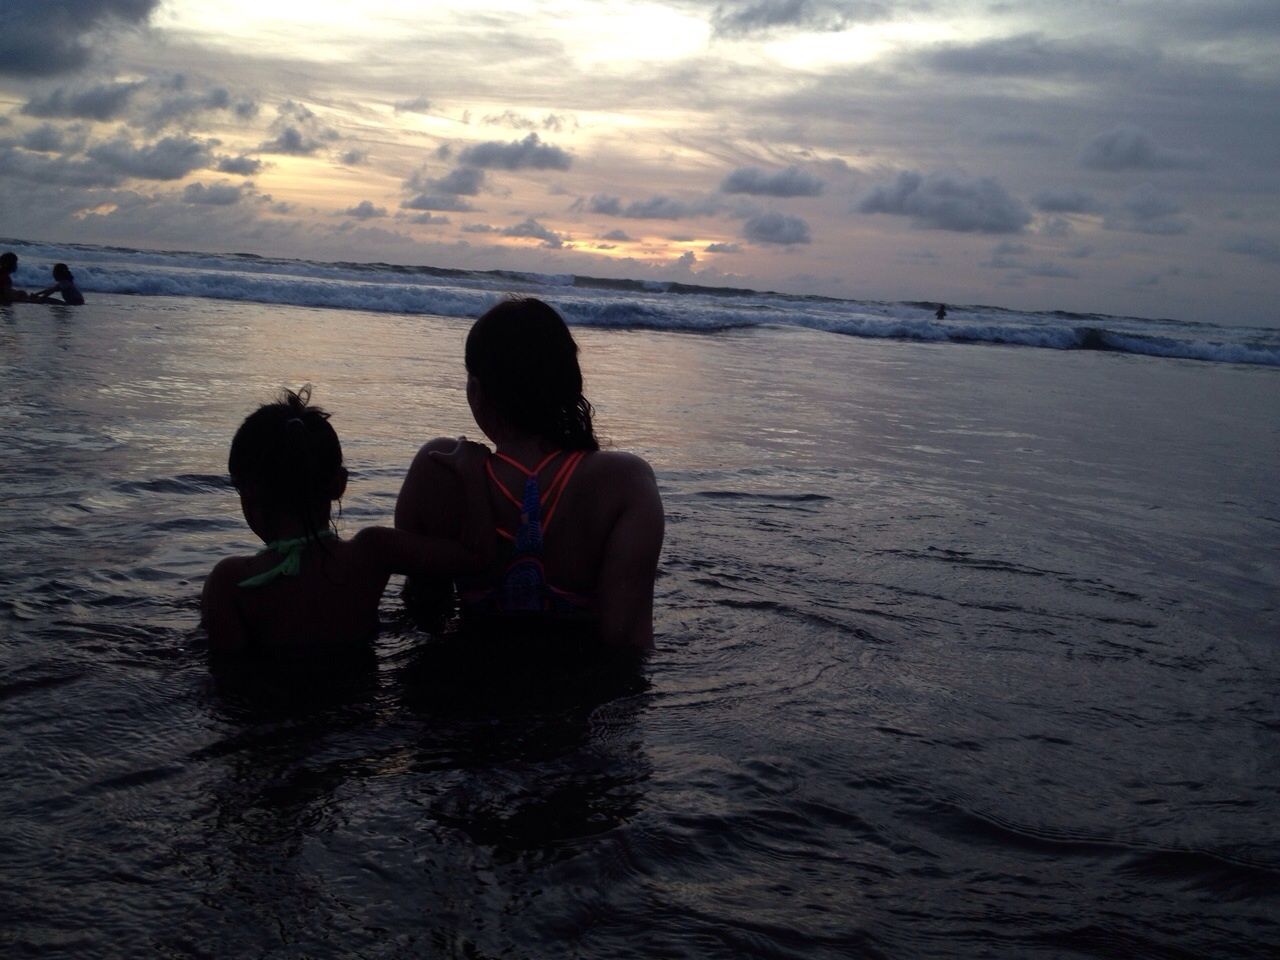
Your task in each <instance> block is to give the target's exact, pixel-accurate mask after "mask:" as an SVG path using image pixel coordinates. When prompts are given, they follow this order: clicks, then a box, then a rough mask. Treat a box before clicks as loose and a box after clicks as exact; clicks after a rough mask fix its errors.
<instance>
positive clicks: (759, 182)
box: [720, 167, 826, 197]
mask: <svg viewBox="0 0 1280 960" xmlns="http://www.w3.org/2000/svg"><path fill="white" fill-rule="evenodd" d="M825 186H826V184H824V183H823V182H822V181H821V180H819V179H818V178H817V177H815V176H813V174H810V173H805V172H804V171H803V170H801V169H800V168H799V167H788V168H787V169H785V170H779V171H778V172H776V173H768V172H767V171H764V170H761V169H760V168H759V167H739V168H738V169H737V170H734V171H733V172H732V173H731V174H729V175H728V176H727V177H725V178H724V180H723V182H721V184H720V190H721V192H722V193H749V194H752V195H753V196H761V197H816V196H818V195H819V194H821V193H822V191H823V189H824V188H825Z"/></svg>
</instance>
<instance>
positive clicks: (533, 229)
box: [502, 217, 564, 248]
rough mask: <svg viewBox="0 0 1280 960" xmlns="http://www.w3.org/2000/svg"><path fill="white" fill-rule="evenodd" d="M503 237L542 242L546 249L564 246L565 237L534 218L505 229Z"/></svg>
mask: <svg viewBox="0 0 1280 960" xmlns="http://www.w3.org/2000/svg"><path fill="white" fill-rule="evenodd" d="M502 235H503V236H504V237H522V238H529V239H533V240H541V241H542V245H543V246H544V247H553V248H554V247H561V246H564V237H562V236H561V235H560V234H558V233H556V232H555V231H554V230H552V229H551V228H550V227H546V226H543V225H542V224H541V223H539V222H538V221H537V220H535V219H533V218H532V217H530V218H529V219H527V220H525V221H523V222H522V223H517V224H515V225H513V226H510V227H504V228H503V230H502Z"/></svg>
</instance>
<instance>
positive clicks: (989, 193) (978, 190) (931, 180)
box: [858, 170, 1031, 233]
mask: <svg viewBox="0 0 1280 960" xmlns="http://www.w3.org/2000/svg"><path fill="white" fill-rule="evenodd" d="M858 210H859V211H860V212H862V213H889V214H895V215H898V216H906V217H911V218H912V220H913V221H914V222H915V223H916V224H917V225H918V226H924V227H936V228H937V229H939V230H952V231H956V232H958V233H1018V232H1019V231H1021V230H1022V228H1023V227H1025V226H1026V225H1027V224H1028V223H1030V222H1031V213H1030V212H1029V211H1028V210H1027V208H1026V207H1025V206H1024V205H1023V204H1022V202H1021V201H1019V200H1017V199H1015V198H1014V197H1011V196H1009V194H1008V193H1007V192H1006V191H1005V189H1004V187H1002V186H1000V184H999V183H997V182H996V181H995V180H994V179H992V178H991V177H979V178H976V179H970V178H968V177H961V176H955V175H950V174H938V173H933V174H929V176H927V177H925V176H922V175H921V174H919V173H915V172H914V171H910V170H904V171H903V172H902V173H900V174H898V179H897V180H896V181H894V183H892V184H890V185H887V186H880V187H876V188H875V189H874V190H873V191H871V193H870V194H868V195H867V196H866V197H865V198H864V199H863V200H862V202H861V203H860V204H859V205H858Z"/></svg>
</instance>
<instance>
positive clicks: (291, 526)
mask: <svg viewBox="0 0 1280 960" xmlns="http://www.w3.org/2000/svg"><path fill="white" fill-rule="evenodd" d="M309 401H310V389H309V388H308V387H304V388H303V389H302V390H301V391H299V392H298V393H294V392H292V391H286V392H285V393H284V394H283V395H282V396H281V398H280V400H279V401H278V402H276V403H270V404H267V405H266V406H263V407H259V408H258V410H257V411H255V412H254V413H252V414H250V415H249V417H248V418H246V419H245V421H244V423H243V424H241V426H240V429H239V430H237V431H236V435H235V439H233V440H232V441H231V454H230V457H229V458H228V468H229V470H230V473H231V482H232V483H233V484H234V485H235V488H236V490H237V491H238V492H239V494H240V506H241V509H242V510H243V511H244V518H245V520H246V521H247V522H248V524H249V528H250V529H251V530H253V532H254V533H256V534H257V535H258V536H259V537H261V538H262V541H263V543H265V544H266V547H265V549H263V550H262V551H261V552H259V553H257V554H255V555H253V556H247V557H228V558H227V559H225V560H223V561H221V562H220V563H219V564H218V565H217V566H216V567H214V568H213V572H212V573H210V574H209V577H208V579H207V580H206V581H205V584H204V593H203V596H202V598H201V609H202V613H203V621H204V626H205V628H206V630H207V631H208V634H209V647H210V652H211V653H212V654H214V655H215V656H217V655H219V654H227V653H244V652H247V653H260V654H268V655H276V654H294V655H308V654H315V653H342V652H348V651H351V650H353V649H357V650H358V649H359V646H360V645H361V644H367V643H368V641H370V640H371V639H372V638H373V636H374V635H375V634H376V633H377V630H378V601H379V599H380V598H381V596H382V591H383V589H384V588H385V587H386V585H387V578H388V577H389V576H390V575H391V574H392V573H407V574H414V575H417V576H453V575H455V574H458V573H461V572H463V571H470V572H474V571H478V570H482V569H485V567H486V566H487V564H488V562H489V559H490V558H491V555H492V552H493V551H492V535H493V527H492V516H491V514H490V512H489V505H488V502H487V500H486V498H485V496H484V486H483V484H484V473H483V471H484V464H485V461H486V457H487V455H488V452H489V451H488V450H487V449H486V448H485V447H484V446H482V445H481V444H478V443H468V442H466V441H465V440H462V439H459V440H458V441H456V442H455V443H454V445H453V448H452V449H451V450H450V451H449V452H448V453H439V454H436V455H433V456H432V457H431V463H432V466H433V467H434V468H435V469H437V470H439V471H440V472H441V473H442V474H444V475H447V476H451V477H456V478H457V481H458V483H459V485H460V487H461V488H462V489H463V490H464V491H465V492H466V501H465V504H462V505H460V506H462V507H465V514H466V522H465V523H461V524H459V525H458V526H457V528H456V530H455V531H453V533H452V535H451V536H449V537H435V538H430V537H424V536H418V535H415V534H413V533H409V532H407V531H404V530H393V529H391V528H388V527H366V528H365V529H363V530H360V531H359V532H358V533H356V535H355V536H354V537H352V538H351V539H350V540H343V539H341V538H340V537H339V536H338V533H337V531H336V530H335V529H334V526H333V513H332V510H333V503H334V501H335V500H338V499H339V498H340V497H341V496H342V494H343V492H344V491H345V490H346V488H347V470H346V468H345V467H343V465H342V445H341V444H340V443H339V441H338V434H337V433H336V432H335V431H334V429H333V426H332V424H330V423H329V414H328V413H327V412H325V411H324V410H322V409H320V408H319V407H315V406H311V405H310V402H309Z"/></svg>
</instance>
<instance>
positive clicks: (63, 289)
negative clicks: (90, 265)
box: [30, 263, 84, 307]
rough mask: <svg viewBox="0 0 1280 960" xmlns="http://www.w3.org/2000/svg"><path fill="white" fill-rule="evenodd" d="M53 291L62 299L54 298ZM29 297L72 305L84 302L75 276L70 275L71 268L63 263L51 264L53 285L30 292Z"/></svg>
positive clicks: (80, 304) (75, 305)
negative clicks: (36, 291) (37, 291)
mask: <svg viewBox="0 0 1280 960" xmlns="http://www.w3.org/2000/svg"><path fill="white" fill-rule="evenodd" d="M55 293H56V294H59V295H60V296H61V297H62V299H61V300H58V299H56V298H55V297H54V296H53V294H55ZM30 299H32V300H39V301H41V302H42V303H65V304H68V305H69V306H73V307H79V306H82V305H83V304H84V294H82V293H81V292H80V290H79V289H78V288H77V287H76V278H75V277H74V276H73V275H72V273H71V268H70V267H68V266H67V265H66V264H65V263H55V264H54V265H53V286H52V287H46V288H45V289H43V290H41V291H40V292H39V293H33V294H31V297H30Z"/></svg>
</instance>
